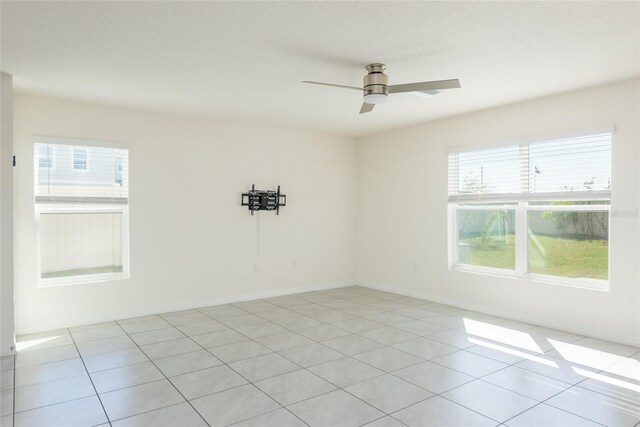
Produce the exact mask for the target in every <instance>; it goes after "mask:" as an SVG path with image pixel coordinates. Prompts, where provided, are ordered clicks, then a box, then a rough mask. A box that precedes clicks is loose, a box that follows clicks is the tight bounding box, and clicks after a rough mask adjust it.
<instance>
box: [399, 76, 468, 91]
mask: <svg viewBox="0 0 640 427" xmlns="http://www.w3.org/2000/svg"><path fill="white" fill-rule="evenodd" d="M459 87H460V81H459V80H458V79H452V80H436V81H432V82H420V83H405V84H401V85H391V86H389V93H402V92H424V91H430V90H442V89H457V88H459Z"/></svg>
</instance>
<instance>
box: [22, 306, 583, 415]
mask: <svg viewBox="0 0 640 427" xmlns="http://www.w3.org/2000/svg"><path fill="white" fill-rule="evenodd" d="M332 298H335V299H340V300H343V301H346V302H350V303H352V304H359V305H364V306H367V305H366V303H359V302H352V301H348V300H346V299H344V298H342V297H332ZM254 301H262V300H254ZM303 301H305V304H300V305H307V304H315V305H319V306H322V307H328V306H324V305H322V302H317V303H316V302H309V301H306V300H303ZM425 301H426V300H425ZM266 302H268V301H266ZM324 302H326V301H324ZM381 302H384V300H381ZM268 303H269V304H271V303H270V302H268ZM231 305H233V304H231ZM272 305H274V307H278V308H274V310H277V309H284V310H288V311H290V312H292V314H295V315H299V316H304V317H308V318H311V319H314V320H316V321H318V322H320V323H321V324H325V325H330V326H333V327H336V328H338V329H342V328H340V327H339V326H336V325H334V324H331V323H328V321H324V320H319V319H316V318H313V317H311V316H309V315H305V314H302V313H297V312H295V311H293V310H290V309H289V308H288V307H283V306H279V305H277V304H272ZM233 306H234V307H235V308H238V309H240V310H242V311H244V312H245V313H247V314H248V315H253V316H256V317H260V318H261V319H262V320H263V321H264V322H266V323H268V324H274V325H277V326H279V327H282V328H283V329H285V330H286V331H289V332H290V333H293V334H296V335H301V334H299V333H298V331H294V330H291V329H289V328H286V327H283V326H282V325H278V324H277V323H274V322H273V321H271V320H269V319H266V318H264V317H262V316H260V313H264V312H268V311H273V310H263V311H261V312H257V313H255V312H249V311H247V310H244V309H243V308H242V307H237V306H235V305H233ZM411 307H416V308H417V309H420V308H419V307H420V305H413V306H406V308H411ZM375 308H376V309H379V308H378V307H375ZM401 309H402V308H395V309H388V310H386V311H385V310H382V311H381V313H392V314H398V313H394V311H395V310H401ZM193 310H195V311H196V312H199V313H201V314H204V315H205V316H207V317H208V318H210V319H213V320H214V321H216V322H218V323H222V322H221V321H219V320H218V319H217V318H214V317H212V316H211V315H209V314H207V313H204V312H201V311H200V310H198V309H193ZM329 310H336V311H340V312H342V313H345V314H348V313H346V312H344V311H342V310H340V309H339V308H338V309H335V308H332V307H328V308H327V310H323V311H329ZM323 311H321V312H317V313H312V314H311V315H313V314H319V313H322V312H323ZM445 314H446V312H444V313H440V314H439V315H445ZM155 316H159V317H160V318H162V319H163V320H165V321H167V319H165V318H164V317H162V316H160V315H155ZM233 317H236V316H230V317H227V318H233ZM405 317H408V318H409V319H411V320H408V321H412V320H415V321H424V320H423V319H420V318H413V317H411V316H405ZM352 318H353V319H364V318H363V317H362V316H355V317H352ZM274 320H279V319H274ZM345 320H348V319H345ZM365 320H369V319H365ZM340 321H342V320H338V321H335V322H340ZM369 321H371V320H369ZM335 322H334V323H335ZM168 323H169V324H170V326H167V328H169V327H173V328H175V329H177V330H178V331H180V330H179V329H178V327H176V326H174V325H173V324H171V323H170V322H168ZM374 323H377V322H375V321H374ZM401 323H402V322H401ZM426 323H429V322H426ZM222 324H223V325H224V326H225V327H226V328H227V329H225V330H233V331H235V332H237V333H239V334H241V335H243V336H246V335H244V334H242V333H241V332H239V331H238V330H236V329H234V328H232V327H229V326H227V325H226V324H224V323H222ZM394 325H395V323H394V324H380V328H382V327H390V328H393V329H397V328H394ZM118 326H120V327H121V325H120V324H119V323H118ZM245 326H253V325H241V326H237V327H245ZM255 326H257V324H256V325H255ZM318 326H320V325H318ZM436 326H442V325H436ZM442 327H445V328H446V329H445V330H451V331H456V332H462V331H459V330H457V329H455V328H450V327H448V326H442ZM303 329H305V328H303ZM144 332H148V331H144ZM180 332H182V331H180ZM346 332H348V333H349V334H348V335H347V336H349V335H355V336H360V333H359V332H351V331H346ZM278 333H284V332H278ZM278 333H276V334H272V335H277V334H278ZM125 334H126V335H127V336H129V334H128V333H126V331H125ZM183 334H184V333H183ZM184 335H186V334H184ZM198 335H201V334H198ZM413 335H415V334H413ZM193 336H196V335H193ZM268 336H271V335H265V337H268ZM302 336H304V335H302ZM186 338H188V339H190V340H191V341H193V342H195V341H194V340H193V339H192V336H188V335H186ZM257 338H262V337H255V338H250V337H247V339H248V340H249V341H253V342H254V343H256V344H258V345H261V346H263V345H262V344H261V343H260V342H258V341H256V339H257ZM306 338H308V337H306ZM365 338H366V337H365ZM415 338H425V339H429V340H431V338H429V337H428V336H425V335H417V336H416V337H415ZM415 338H411V339H415ZM331 339H333V338H329V340H331ZM367 339H368V338H367ZM167 341H171V340H167ZM311 341H312V342H313V343H317V344H320V345H323V346H326V345H325V344H323V342H324V341H327V340H323V341H316V340H313V339H311ZM374 341H375V340H374ZM434 341H436V342H440V341H437V340H434ZM161 342H166V341H161ZM376 342H377V341H376ZM134 343H135V341H134ZM378 343H379V342H378ZM440 343H441V342H440ZM74 344H75V341H74ZM152 344H155V343H152ZM195 344H196V345H197V346H198V347H200V348H201V349H203V350H205V351H207V352H208V353H209V354H211V352H210V351H209V349H207V348H204V347H203V346H202V345H200V344H198V343H197V342H195ZM380 344H382V345H383V346H384V347H382V348H385V347H391V348H394V347H392V346H391V345H388V344H384V343H380ZM442 344H447V343H442ZM135 345H136V347H138V348H139V349H140V350H141V351H142V349H141V348H140V346H139V345H138V344H137V343H135ZM305 345H311V344H305ZM447 345H449V344H447ZM301 346H304V345H301ZM301 346H295V347H292V348H297V347H301ZM326 347H328V346H326ZM452 347H454V348H456V350H455V351H454V352H452V353H455V352H458V351H466V350H465V349H464V348H463V349H460V348H459V347H455V346H452ZM328 348H331V347H328ZM76 349H77V345H76ZM267 349H268V350H270V352H271V354H278V355H280V354H279V352H278V351H274V350H272V349H271V348H268V347H267ZM331 349H332V350H334V351H336V352H338V353H340V354H342V355H343V356H345V357H348V358H353V355H351V356H350V355H348V354H345V353H343V352H341V351H339V350H336V349H333V348H331ZM396 350H398V351H402V350H399V349H396ZM115 351H117V350H115ZM197 351H200V350H197ZM280 351H284V350H280ZM143 353H144V351H143ZM360 353H362V352H360ZM360 353H356V354H354V355H357V354H360ZM452 353H449V354H452ZM470 353H473V352H470ZM144 354H145V355H146V353H144ZM408 354H410V353H408ZM476 355H477V356H479V357H488V356H483V355H481V354H476ZM214 356H215V355H214ZM259 356H260V355H258V356H253V357H259ZM280 356H282V355H280ZM412 356H415V355H412ZM81 357H82V356H81ZM147 357H148V356H147ZM437 357H439V356H437ZM419 358H420V359H422V358H421V357H419ZM488 358H489V359H492V358H491V357H488ZM285 359H286V357H285ZM353 359H355V358H353ZM243 360H247V359H243ZM287 360H289V359H287ZM355 360H358V359H355ZM492 360H495V359H492ZM424 361H429V359H423V361H422V362H418V363H416V364H419V363H424ZM498 361H499V360H498ZM234 362H235V361H234ZM234 362H231V363H234ZM291 362H293V361H291ZM359 362H362V363H364V364H367V363H366V362H363V361H359ZM499 362H501V363H504V362H502V361H499ZM520 362H521V361H518V362H515V363H511V364H509V363H507V366H505V367H504V368H501V369H499V370H498V371H494V372H491V373H488V374H485V375H484V376H482V377H477V378H474V379H473V380H471V381H474V380H476V379H481V378H484V377H485V376H487V375H491V374H493V373H495V372H499V371H500V370H503V369H507V368H508V367H512V366H515V365H517V364H518V363H520ZM14 363H15V360H14ZM83 363H84V360H83ZM152 363H153V362H152ZM221 363H222V364H223V365H226V366H228V365H227V363H225V362H223V361H221ZM293 363H294V364H295V365H297V363H295V362H293ZM325 363H326V362H325ZM432 363H438V362H432ZM154 365H155V363H154ZM367 365H368V364H367ZM298 366H299V365H298ZM312 366H315V365H312ZM369 366H371V365H369ZM411 366H413V365H411ZM441 366H444V365H441ZM310 367H311V366H310ZM445 367H446V368H448V369H452V368H450V367H447V366H445ZM229 368H230V369H233V368H231V367H229ZM374 368H375V367H374ZM205 369H206V368H205ZM302 369H304V370H306V371H307V372H310V373H311V374H313V375H315V376H317V374H315V373H313V372H312V371H309V370H308V369H307V368H304V367H302ZM376 369H377V368H376ZM400 369H404V368H400ZM85 370H87V369H86V365H85ZM452 370H454V371H456V372H460V371H457V370H456V369H452ZM381 371H382V370H381ZM234 372H235V370H234ZM392 372H394V371H392ZM392 372H386V371H382V374H381V375H384V374H390V375H393V376H394V377H395V375H394V374H393V373H392ZM87 373H88V370H87ZM14 374H15V372H14ZM285 374H286V373H283V374H279V375H285ZM463 374H464V372H463ZM537 374H539V373H537ZM163 375H164V373H163ZM279 375H276V376H279ZM465 375H467V374H465ZM539 375H543V376H545V375H544V374H539ZM241 376H242V375H241ZM276 376H274V377H276ZM471 377H472V378H473V376H471ZM165 378H167V379H168V380H169V381H170V382H171V380H170V379H169V378H168V377H166V375H165ZM243 378H244V377H243ZM269 378H273V377H269ZM396 378H397V377H396ZM548 378H552V377H548ZM245 379H246V378H245ZM369 379H371V378H368V379H365V380H363V381H367V380H369ZM323 380H324V378H323ZM585 380H586V379H585ZM585 380H582V381H585ZM325 381H326V380H325ZM471 381H469V382H471ZM582 381H580V382H579V383H581V382H582ZM359 382H362V381H359ZM359 382H357V383H359ZM249 383H250V384H253V383H252V382H250V381H249ZM329 383H330V382H329ZM357 383H354V384H357ZM579 383H576V384H575V385H572V386H570V387H569V388H571V387H574V386H577V385H578V384H579ZM411 384H412V383H411ZM465 384H467V383H465ZM351 385H353V384H350V385H349V386H351ZM413 385H416V384H413ZM494 385H495V384H494ZM14 386H15V384H14ZM416 386H417V385H416ZM495 386H497V385H495ZM174 387H175V386H174ZM418 387H419V388H422V387H420V386H418ZM498 387H500V386H498ZM454 388H457V387H454ZM500 388H503V389H504V387H500ZM569 388H568V389H569ZM338 389H343V388H341V387H338ZM423 389H424V388H423ZM568 389H565V390H563V391H566V390H568ZM424 390H426V391H428V392H430V393H433V392H431V391H430V390H427V389H424ZM505 390H508V391H511V392H513V393H516V394H520V393H517V392H514V391H512V390H509V389H505ZM447 391H449V390H447ZM563 391H561V392H559V393H562V392H563ZM345 392H347V391H346V390H345ZM445 392H446V391H445ZM96 393H97V391H96ZM263 393H264V392H263ZM347 393H348V392H347ZM443 393H444V392H443ZM434 395H439V394H434ZM523 396H524V395H523ZM554 396H555V395H554ZM183 397H184V396H183ZM315 397H317V396H315ZM431 397H433V396H431ZM525 397H527V398H530V397H528V396H525ZM552 397H553V396H552ZM552 397H550V398H552ZM356 398H357V396H356ZM550 398H548V399H550ZM548 399H546V400H548ZM185 400H186V399H185ZM424 400H427V399H424ZM447 400H448V399H447ZM533 400H535V399H533ZM546 400H545V401H546ZM187 401H188V400H187ZM297 403H299V402H297ZM365 403H367V402H365ZM417 403H419V402H416V403H414V404H417ZM455 403H456V404H458V405H460V404H459V403H457V402H455ZM540 403H542V402H539V403H538V404H540ZM367 404H368V403H367ZM538 404H536V405H534V406H533V407H535V406H538ZM368 405H370V404H368ZM281 406H282V405H281ZM410 406H412V405H410ZM460 406H463V405H460ZM463 407H464V406H463ZM533 407H532V408H533ZM103 409H104V408H103ZM285 409H286V407H285ZM376 409H378V408H376ZM403 409H404V408H403ZM467 409H469V408H467ZM529 409H531V408H529ZM529 409H527V410H529ZM400 410H402V409H399V410H398V411H400ZM527 410H525V411H523V412H526V411H527ZM398 411H395V412H398ZM270 412H271V411H270ZM381 412H382V413H384V414H386V413H385V412H384V411H381ZM395 412H394V413H395ZM474 412H475V411H474ZM565 412H566V411H565ZM267 413H268V412H267ZM263 415H264V414H263ZM294 415H295V414H294ZM388 415H389V416H390V414H388ZM481 415H483V416H486V415H484V414H481ZM258 416H260V415H258ZM385 416H386V415H385ZM516 416H517V415H516ZM585 419H586V418H585Z"/></svg>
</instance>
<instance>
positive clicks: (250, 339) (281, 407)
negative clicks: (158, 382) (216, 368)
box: [169, 306, 309, 426]
mask: <svg viewBox="0 0 640 427" xmlns="http://www.w3.org/2000/svg"><path fill="white" fill-rule="evenodd" d="M234 307H235V306H234ZM236 308H239V309H240V310H243V309H242V308H241V307H236ZM198 311H199V310H198ZM243 311H245V312H247V311H246V310H243ZM247 313H248V312H247ZM202 314H204V315H205V316H207V317H210V318H211V319H213V320H215V321H216V322H218V323H220V324H222V325H224V326H226V327H227V328H228V329H230V330H232V331H235V332H237V333H239V334H240V335H242V336H245V337H246V338H247V340H248V341H253V342H255V343H257V344H258V345H261V346H262V344H260V343H258V342H256V341H255V340H253V339H252V338H249V337H247V336H246V335H244V334H243V333H242V332H239V331H237V330H235V329H233V328H231V327H230V326H227V325H226V324H224V323H222V322H220V321H219V320H217V319H214V318H213V317H211V316H209V315H208V314H206V313H202ZM249 314H252V313H249ZM249 326H250V325H249ZM220 332H221V331H220ZM188 338H189V339H190V340H191V341H193V342H194V343H195V344H196V345H197V346H199V347H200V348H202V349H203V350H204V351H206V352H207V353H209V354H211V355H212V356H213V357H215V358H216V359H218V360H219V361H220V362H221V363H222V364H223V366H226V367H227V368H229V369H230V370H232V371H233V372H235V373H236V374H237V375H239V376H240V377H241V378H242V379H244V380H245V381H247V384H242V385H240V386H237V387H242V386H244V385H248V384H251V385H252V386H253V387H255V388H256V389H257V390H259V391H260V393H262V394H264V395H265V396H267V397H268V398H269V399H271V400H272V401H274V402H275V403H276V404H278V405H279V406H280V408H278V409H284V410H286V411H287V412H289V413H290V414H291V415H293V416H294V417H296V418H297V419H299V420H300V421H301V422H302V423H304V424H305V425H307V426H308V425H309V424H307V423H306V422H305V421H304V420H302V419H301V418H300V417H298V416H297V415H296V414H294V413H293V412H291V411H290V410H289V409H287V408H286V407H285V406H284V405H281V404H280V402H278V401H277V400H275V399H274V398H272V397H271V396H269V395H268V394H267V393H265V392H264V391H262V389H261V388H260V387H258V386H256V385H255V384H254V383H253V382H252V381H249V379H248V378H245V376H244V375H242V374H241V373H240V372H238V371H236V370H235V369H233V368H232V367H231V366H229V365H228V364H227V363H226V362H225V361H224V360H222V359H220V358H219V357H217V356H216V355H215V354H213V353H211V352H210V351H209V350H208V349H206V348H204V347H203V346H202V345H200V343H198V342H196V341H195V340H193V339H191V337H188ZM230 344H234V343H230ZM223 345H226V344H223ZM218 347H221V346H218ZM263 347H265V346H263ZM212 348H215V347H212ZM265 348H267V347H265ZM268 350H270V351H271V353H266V354H277V353H276V352H274V351H272V350H271V349H268ZM266 354H263V355H258V356H255V357H259V356H265V355H266ZM248 359H252V358H247V359H241V360H236V361H235V362H239V361H242V360H248ZM231 363H234V362H231ZM292 363H294V364H295V365H296V366H298V367H300V368H301V366H300V365H298V364H297V363H295V362H292ZM205 369H208V368H205ZM290 372H294V371H290ZM287 373H289V372H285V373H283V374H279V375H285V374H287ZM275 376H278V375H275ZM275 376H274V377H275ZM270 378H273V377H270ZM264 379H268V378H264ZM169 381H171V380H169ZM172 384H173V383H172ZM237 387H232V388H237ZM232 388H229V389H226V390H220V391H218V392H216V393H211V394H207V395H204V396H199V397H198V399H199V398H201V397H205V396H211V395H212V394H217V393H222V392H225V391H227V390H231V389H232ZM278 409H274V410H273V411H268V412H265V413H263V414H258V415H256V416H255V417H251V418H247V419H244V420H238V421H236V422H234V423H233V424H236V423H240V422H243V421H247V420H249V419H253V418H257V417H260V416H263V415H265V414H268V413H271V412H274V411H277V410H278ZM194 410H195V411H196V412H197V410H196V409H195V408H194ZM198 414H200V413H199V412H198ZM200 416H201V417H202V415H200Z"/></svg>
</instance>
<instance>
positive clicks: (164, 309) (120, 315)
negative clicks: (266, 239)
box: [16, 282, 355, 335]
mask: <svg viewBox="0 0 640 427" xmlns="http://www.w3.org/2000/svg"><path fill="white" fill-rule="evenodd" d="M354 285H355V283H354V282H336V283H328V284H321V285H310V286H301V287H297V288H285V289H275V290H272V291H263V292H253V293H249V294H242V295H233V296H229V297H218V298H209V299H205V300H198V301H190V302H186V303H180V304H169V305H161V306H155V307H148V308H144V309H139V310H128V311H120V312H116V313H110V314H107V315H102V316H96V317H92V318H89V319H84V320H82V321H81V322H73V323H64V322H53V323H49V324H46V325H39V326H34V327H28V328H20V329H17V330H16V335H25V334H35V333H39V332H46V331H52V330H55V329H62V328H71V327H74V326H83V325H90V324H92V323H100V322H108V321H112V320H120V319H127V318H130V317H140V316H149V315H152V314H159V313H169V312H172V311H180V310H189V309H192V308H200V307H208V306H212V305H222V304H229V303H234V302H242V301H250V300H256V299H263V298H272V297H279V296H285V295H294V294H301V293H304V292H314V291H324V290H328V289H338V288H344V287H348V286H354Z"/></svg>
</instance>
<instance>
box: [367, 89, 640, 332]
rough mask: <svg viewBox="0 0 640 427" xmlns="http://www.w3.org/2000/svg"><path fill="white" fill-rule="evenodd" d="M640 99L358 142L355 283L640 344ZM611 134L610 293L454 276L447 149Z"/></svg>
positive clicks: (476, 116)
mask: <svg viewBox="0 0 640 427" xmlns="http://www.w3.org/2000/svg"><path fill="white" fill-rule="evenodd" d="M463 83H464V82H463ZM639 95H640V81H639V80H629V81H624V82H619V83H615V84H610V85H605V86H600V87H595V88H591V89H587V90H581V91H577V92H571V93H567V94H563V95H558V96H553V97H547V98H541V99H536V100H532V101H528V102H523V103H518V104H514V105H509V106H504V107H499V108H493V109H489V110H484V111H480V112H476V113H471V114H466V115H462V116H458V117H453V118H449V119H444V120H439V121H435V122H430V123H425V124H422V125H419V126H414V127H411V128H406V129H402V130H398V131H394V132H389V133H385V134H381V135H376V136H371V137H365V138H361V139H360V140H359V141H358V257H357V259H358V261H357V264H358V266H357V278H358V280H359V281H361V282H362V283H364V284H369V285H377V286H389V287H392V288H396V289H397V290H399V291H401V292H405V293H408V294H414V295H421V296H426V297H429V298H431V299H434V300H440V301H444V302H449V303H454V304H457V305H461V306H465V307H470V308H476V309H480V310H483V311H487V312H490V313H496V314H503V315H509V316H511V317H513V318H519V319H523V320H529V321H533V322H536V323H541V324H546V325H552V326H556V327H561V328H566V329H570V330H574V331H578V332H581V333H588V334H590V335H594V336H600V337H605V338H610V339H614V340H617V341H623V342H629V343H636V344H638V343H639V342H640V339H639V337H640V295H639V294H640V277H639V273H638V268H637V264H638V260H639V259H640V249H639V239H638V236H639V231H640V227H639V219H638V209H639V207H640V206H639V194H638V182H639V178H640V175H639V162H638V159H639V154H640V153H639V141H640V125H639V118H640V107H639V100H640V96H639ZM610 124H613V125H615V126H616V129H617V131H616V132H615V134H614V136H613V153H612V155H613V160H612V162H613V176H612V204H611V209H612V214H611V222H610V283H611V290H610V292H602V291H594V290H587V289H582V288H575V287H569V286H562V285H554V284H548V283H540V282H533V281H529V280H523V279H509V278H504V277H495V276H489V275H479V274H472V273H464V272H459V271H452V270H449V269H448V266H447V265H448V264H447V156H446V149H447V148H449V147H456V146H470V145H476V144H478V145H489V144H492V143H501V142H502V143H503V142H510V141H515V142H517V141H519V140H523V139H529V138H536V137H541V138H545V137H552V136H557V135H565V134H567V133H571V132H575V131H583V130H589V129H593V128H598V127H602V126H604V125H610ZM414 262H416V263H417V269H416V271H413V263H414Z"/></svg>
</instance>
